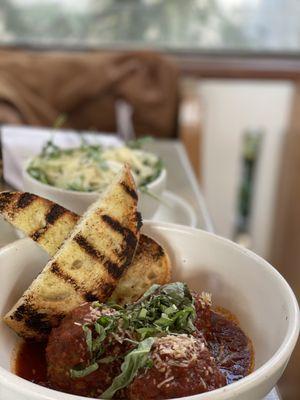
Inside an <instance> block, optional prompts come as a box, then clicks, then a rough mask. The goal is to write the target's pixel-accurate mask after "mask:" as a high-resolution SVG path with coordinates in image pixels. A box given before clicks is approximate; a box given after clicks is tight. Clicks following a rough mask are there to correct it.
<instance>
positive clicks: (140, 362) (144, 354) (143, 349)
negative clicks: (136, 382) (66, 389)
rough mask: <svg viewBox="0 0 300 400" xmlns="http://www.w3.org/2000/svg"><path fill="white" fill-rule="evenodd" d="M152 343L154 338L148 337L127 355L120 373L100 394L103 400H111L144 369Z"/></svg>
mask: <svg viewBox="0 0 300 400" xmlns="http://www.w3.org/2000/svg"><path fill="white" fill-rule="evenodd" d="M153 343H154V338H152V337H150V338H148V339H145V340H143V341H142V342H140V343H139V345H138V347H137V348H136V349H134V350H132V351H131V352H130V353H128V354H127V355H126V356H125V358H124V361H123V364H122V365H121V371H122V372H121V373H120V375H118V376H117V377H115V379H114V380H113V383H112V384H111V385H110V387H109V388H108V389H107V390H105V392H104V393H102V395H101V397H102V398H103V399H111V398H112V397H113V395H114V394H115V393H116V392H117V391H118V390H120V389H122V388H124V387H126V386H128V385H129V384H130V383H131V382H132V380H133V379H134V377H135V376H136V374H137V372H138V370H139V369H141V368H143V367H145V366H146V365H147V362H148V361H149V353H150V350H151V347H152V345H153Z"/></svg>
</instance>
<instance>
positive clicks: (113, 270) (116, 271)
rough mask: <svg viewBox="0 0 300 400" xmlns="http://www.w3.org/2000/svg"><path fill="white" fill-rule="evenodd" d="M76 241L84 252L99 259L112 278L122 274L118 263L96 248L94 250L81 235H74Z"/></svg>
mask: <svg viewBox="0 0 300 400" xmlns="http://www.w3.org/2000/svg"><path fill="white" fill-rule="evenodd" d="M74 240H75V241H76V243H77V244H78V245H79V246H80V247H81V249H83V250H84V251H85V252H86V254H88V255H89V256H90V257H93V258H95V259H97V260H100V261H101V262H102V263H103V265H104V266H105V268H106V270H107V272H108V273H109V275H111V277H112V278H113V279H118V278H120V276H121V275H122V273H123V271H122V269H121V268H119V266H118V264H117V263H115V262H113V261H111V260H110V259H109V258H107V257H105V256H104V255H103V254H101V253H100V252H99V251H98V250H96V249H95V248H94V247H93V246H92V245H91V244H90V243H89V242H88V241H87V240H86V239H85V238H84V237H83V236H81V235H76V236H75V237H74Z"/></svg>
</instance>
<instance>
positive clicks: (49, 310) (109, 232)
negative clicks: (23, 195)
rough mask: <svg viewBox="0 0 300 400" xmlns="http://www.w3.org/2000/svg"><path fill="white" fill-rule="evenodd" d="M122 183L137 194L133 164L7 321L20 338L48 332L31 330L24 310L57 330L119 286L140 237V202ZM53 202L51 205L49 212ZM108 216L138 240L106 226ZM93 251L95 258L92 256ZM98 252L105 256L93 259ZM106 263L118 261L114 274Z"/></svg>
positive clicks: (86, 216)
mask: <svg viewBox="0 0 300 400" xmlns="http://www.w3.org/2000/svg"><path fill="white" fill-rule="evenodd" d="M121 182H126V184H127V185H128V186H129V187H131V188H132V189H133V190H135V183H134V180H133V177H132V175H131V173H130V169H129V167H128V166H124V168H123V169H122V171H121V172H120V174H118V175H117V177H116V178H115V180H114V181H113V182H112V184H111V185H110V187H109V188H108V189H107V190H106V191H105V192H104V194H103V196H102V197H101V198H100V199H99V200H97V201H96V202H95V203H93V204H92V205H91V207H90V208H89V209H88V210H87V211H86V213H85V214H84V216H83V217H82V218H81V219H80V220H79V222H78V224H77V225H76V226H75V228H74V229H73V230H72V232H71V234H70V236H69V237H68V238H67V239H66V240H65V242H64V243H63V244H62V245H61V247H60V248H59V250H58V251H57V252H56V253H55V255H54V257H53V258H52V259H51V260H50V261H49V262H48V263H47V265H46V267H45V268H44V270H43V271H42V272H41V273H40V274H39V275H38V277H37V278H36V279H35V280H34V281H33V282H32V284H31V286H30V287H29V289H28V290H27V291H26V292H25V293H24V294H23V296H22V297H21V299H20V300H19V301H18V302H17V304H16V305H15V306H14V307H13V308H12V310H10V311H9V312H8V314H7V315H6V316H5V317H4V320H5V322H6V323H7V324H8V325H9V326H10V327H11V328H12V329H14V330H15V331H16V332H17V333H18V334H20V335H21V336H23V337H25V338H34V339H38V340H41V339H44V338H45V337H46V336H47V334H46V333H45V334H43V333H41V332H40V328H39V326H38V324H31V326H29V324H28V319H27V318H26V315H25V314H24V313H23V316H22V313H21V314H20V307H21V310H22V309H24V307H25V309H32V310H37V312H39V313H42V314H43V323H44V322H48V323H49V324H50V326H52V327H53V326H55V325H56V324H57V322H58V320H59V319H60V318H61V316H62V315H65V314H67V313H68V312H69V311H71V310H72V309H74V308H75V307H77V306H78V305H80V304H81V303H82V302H83V301H85V300H86V299H87V298H88V299H93V300H95V299H97V300H99V301H105V300H106V299H107V296H108V294H110V293H111V292H112V291H113V290H114V289H115V287H116V286H117V283H118V279H119V278H120V277H121V276H122V275H123V274H124V272H125V271H126V269H127V267H128V265H129V263H130V262H131V261H132V259H133V257H134V253H135V250H136V245H137V243H138V239H139V230H138V220H137V217H136V216H137V201H136V200H135V199H133V198H132V197H131V196H128V194H127V192H126V191H125V190H124V187H123V185H121ZM35 198H36V197H35ZM49 204H51V202H50V203H48V208H47V213H48V212H49V211H50V207H49ZM52 205H53V203H52ZM52 210H53V208H52ZM44 211H45V209H44ZM47 213H46V214H47ZM48 215H49V214H48ZM103 215H105V216H109V217H110V219H111V220H114V221H116V223H117V225H118V226H122V227H123V232H128V231H130V232H132V235H135V240H133V239H132V240H131V241H130V242H128V241H127V240H126V239H125V236H124V235H123V234H120V232H118V231H116V230H115V229H113V228H112V227H111V226H110V225H109V224H107V223H106V222H104V220H103V218H102V216H103ZM74 225H75V224H73V227H74ZM78 237H79V238H80V240H79V242H80V243H81V244H82V243H83V241H84V243H85V244H86V243H88V250H89V251H88V252H87V250H86V249H87V246H82V245H79V244H78ZM76 238H77V239H76ZM133 242H134V243H135V246H134V245H133ZM50 247H51V248H52V246H50ZM57 247H59V246H57ZM91 249H93V250H91ZM91 252H92V253H93V256H90V254H91ZM99 254H100V255H101V257H94V255H97V256H98V255H99ZM102 255H103V257H102ZM87 256H88V257H87ZM107 260H110V261H111V263H113V265H114V271H115V273H114V274H112V273H111V271H110V270H109V269H108V268H107V265H109V264H108V261H107ZM116 271H117V273H116ZM22 307H23V308H22ZM20 316H22V318H21V319H20ZM44 316H45V317H44Z"/></svg>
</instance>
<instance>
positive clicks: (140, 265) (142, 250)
mask: <svg viewBox="0 0 300 400" xmlns="http://www.w3.org/2000/svg"><path fill="white" fill-rule="evenodd" d="M170 278H171V264H170V260H169V257H168V255H167V253H166V252H165V250H164V249H163V248H162V247H161V246H160V245H159V244H158V243H157V242H155V241H154V240H153V239H151V238H150V237H148V236H145V235H141V236H140V241H139V245H138V247H137V250H136V253H135V256H134V260H133V262H132V264H131V266H130V268H129V269H128V270H127V271H126V273H125V274H124V275H123V276H122V278H121V279H120V280H119V282H118V285H117V287H116V289H115V290H114V292H113V294H112V296H111V300H113V301H114V302H116V303H117V304H127V303H133V302H134V301H136V300H138V299H139V298H140V297H141V296H142V295H143V294H144V293H145V291H146V290H147V289H149V288H150V286H152V285H153V284H155V283H156V284H159V285H164V284H165V283H168V282H169V281H170Z"/></svg>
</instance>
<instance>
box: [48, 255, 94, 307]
mask: <svg viewBox="0 0 300 400" xmlns="http://www.w3.org/2000/svg"><path fill="white" fill-rule="evenodd" d="M51 272H53V273H54V274H55V275H56V276H58V277H59V278H61V279H63V280H64V281H65V282H66V283H67V284H69V285H72V286H73V287H74V289H75V290H76V291H77V292H80V293H82V297H83V298H84V299H85V300H86V301H96V300H98V298H97V296H95V295H94V294H93V293H89V292H87V291H85V290H84V288H82V287H81V286H80V284H79V283H78V282H76V280H75V279H73V278H72V277H71V276H69V275H68V274H67V273H65V272H64V271H63V270H62V269H61V268H60V267H59V265H58V263H56V262H53V263H52V266H51Z"/></svg>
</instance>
